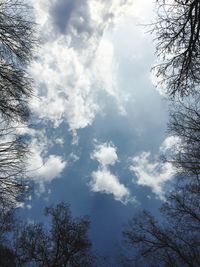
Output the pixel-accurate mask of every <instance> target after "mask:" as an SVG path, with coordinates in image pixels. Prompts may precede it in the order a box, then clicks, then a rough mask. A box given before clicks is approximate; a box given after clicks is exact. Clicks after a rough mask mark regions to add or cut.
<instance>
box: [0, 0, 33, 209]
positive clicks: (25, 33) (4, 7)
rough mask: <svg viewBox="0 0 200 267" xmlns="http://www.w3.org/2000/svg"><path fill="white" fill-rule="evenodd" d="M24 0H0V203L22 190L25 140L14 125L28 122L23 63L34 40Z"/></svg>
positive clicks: (28, 88) (28, 92)
mask: <svg viewBox="0 0 200 267" xmlns="http://www.w3.org/2000/svg"><path fill="white" fill-rule="evenodd" d="M26 3H27V2H26V1H25V0H2V1H1V2H0V203H1V205H4V206H5V205H8V204H11V203H12V204H13V203H15V202H16V197H17V196H18V195H19V194H20V193H21V192H23V191H24V188H25V185H24V182H22V180H23V178H24V176H25V158H26V156H27V152H28V146H27V143H26V142H25V141H24V138H22V136H19V134H18V131H17V127H18V125H19V124H20V123H25V122H27V121H28V117H29V107H28V100H29V98H30V97H31V95H32V81H31V79H30V77H29V75H28V73H27V70H26V69H27V66H28V64H29V62H30V61H31V59H32V56H33V50H34V47H35V45H36V43H37V41H36V38H35V36H36V34H35V26H36V25H35V23H34V19H33V14H32V9H31V7H30V6H29V5H27V4H26Z"/></svg>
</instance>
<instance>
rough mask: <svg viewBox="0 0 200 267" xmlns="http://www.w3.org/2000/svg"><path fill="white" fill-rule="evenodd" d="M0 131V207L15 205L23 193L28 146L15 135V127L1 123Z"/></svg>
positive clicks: (21, 138) (20, 137)
mask: <svg viewBox="0 0 200 267" xmlns="http://www.w3.org/2000/svg"><path fill="white" fill-rule="evenodd" d="M2 124H3V125H2V129H0V206H4V207H7V208H8V207H9V206H12V205H13V204H14V205H16V204H17V201H18V200H19V198H20V197H21V196H22V193H23V192H25V189H26V183H25V180H24V178H25V173H26V158H27V155H28V145H27V142H26V141H25V140H24V137H22V136H19V135H18V134H17V133H16V127H11V126H6V125H5V123H3V122H2Z"/></svg>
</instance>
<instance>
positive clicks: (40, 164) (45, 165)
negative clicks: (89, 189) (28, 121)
mask: <svg viewBox="0 0 200 267" xmlns="http://www.w3.org/2000/svg"><path fill="white" fill-rule="evenodd" d="M48 147H49V144H48V140H47V138H46V135H45V133H43V132H42V131H37V133H36V131H35V132H34V133H32V141H31V145H30V151H31V154H30V156H29V158H28V166H29V167H28V174H29V177H30V178H31V179H33V180H34V181H35V182H36V183H38V184H40V185H41V186H42V187H41V188H44V186H45V182H51V181H52V180H53V179H55V178H58V177H60V175H61V173H62V171H63V170H64V169H65V167H66V166H67V162H66V160H65V159H64V158H63V157H62V156H60V155H55V154H49V153H48Z"/></svg>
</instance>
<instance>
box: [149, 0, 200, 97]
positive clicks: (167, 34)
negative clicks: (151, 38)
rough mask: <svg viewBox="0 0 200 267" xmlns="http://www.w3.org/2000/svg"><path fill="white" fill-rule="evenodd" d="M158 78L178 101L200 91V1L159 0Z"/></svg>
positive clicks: (156, 30) (157, 27)
mask: <svg viewBox="0 0 200 267" xmlns="http://www.w3.org/2000/svg"><path fill="white" fill-rule="evenodd" d="M157 5H158V10H157V21H156V23H155V24H154V26H153V32H155V33H156V42H157V49H156V53H157V55H158V56H159V57H160V58H161V63H160V64H159V65H158V66H156V68H155V69H156V74H157V76H158V77H159V80H161V83H164V84H165V86H166V91H167V93H169V95H171V96H172V97H174V96H175V95H179V96H181V97H183V96H185V95H188V94H191V93H194V92H196V91H198V88H199V83H200V1H199V0H184V1H182V0H173V1H171V0H157Z"/></svg>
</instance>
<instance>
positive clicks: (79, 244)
mask: <svg viewBox="0 0 200 267" xmlns="http://www.w3.org/2000/svg"><path fill="white" fill-rule="evenodd" d="M45 214H46V216H50V218H51V228H50V230H49V231H48V230H47V229H45V228H44V226H43V225H42V224H32V225H25V226H24V228H23V229H20V230H19V232H18V234H17V235H16V239H15V241H16V243H15V246H14V247H15V249H16V255H18V256H17V258H18V261H19V263H18V266H20V267H21V266H37V267H40V266H41V267H45V266H46V267H70V266H72V267H76V266H77V267H78V266H83V267H84V266H85V267H86V266H87V267H89V266H95V257H94V256H93V255H92V252H91V242H90V241H89V239H88V229H89V220H88V219H87V218H72V215H71V212H70V209H69V205H67V204H64V203H60V204H58V205H57V206H56V207H50V208H46V210H45Z"/></svg>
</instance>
